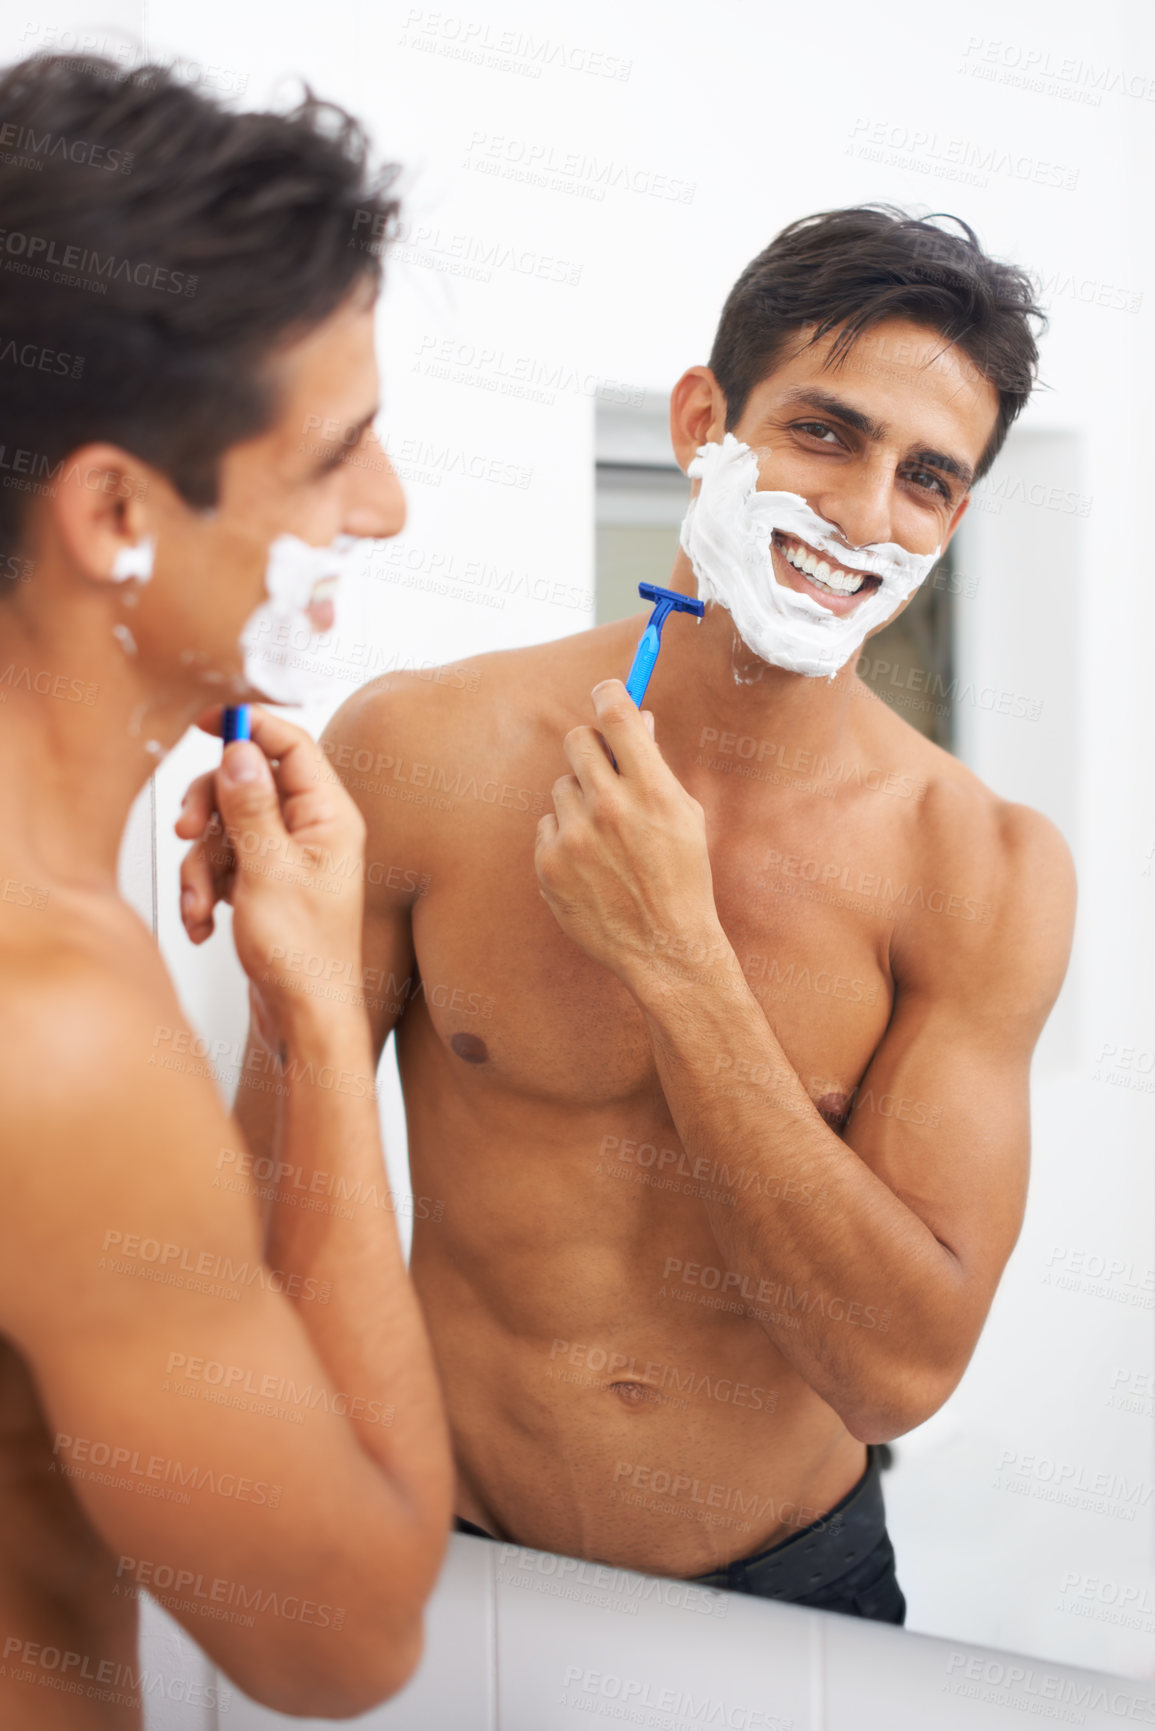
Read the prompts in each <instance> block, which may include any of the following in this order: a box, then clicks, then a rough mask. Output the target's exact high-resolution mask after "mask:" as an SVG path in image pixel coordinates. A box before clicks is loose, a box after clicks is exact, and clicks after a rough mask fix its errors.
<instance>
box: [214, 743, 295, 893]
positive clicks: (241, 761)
mask: <svg viewBox="0 0 1155 1731" xmlns="http://www.w3.org/2000/svg"><path fill="white" fill-rule="evenodd" d="M215 781H216V798H217V809H218V811H219V812H220V814H221V819H222V821H223V823H224V826H225V831H226V833H227V835H228V838H229V840H230V842H231V843H232V844H233V852H234V853H235V854H236V856H237V869H238V870H241V871H243V870H244V862H245V861H246V860H248V859H249V858H252V857H259V858H264V859H267V858H268V855H269V853H270V852H271V851H272V850H273V849H274V848H276V847H278V846H282V847H283V845H284V844H285V843H286V842H287V841H288V832H287V831H286V829H285V825H284V822H283V820H282V818H281V805H280V800H279V799H278V797H277V786H276V783H275V782H274V780H273V772H272V768H271V766H270V764H269V761H268V759H267V758H266V756H265V754H264V752H263V751H262V750H261V748H260V746H259V745H256V744H254V742H253V741H252V740H250V739H237V740H233V741H232V742H231V743H230V744H229V745H226V746H225V751H224V756H223V757H222V759H221V766H220V768H219V769H218V770H217V772H216V777H215Z"/></svg>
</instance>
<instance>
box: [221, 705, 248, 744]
mask: <svg viewBox="0 0 1155 1731" xmlns="http://www.w3.org/2000/svg"><path fill="white" fill-rule="evenodd" d="M221 737H222V739H223V740H224V743H225V744H226V745H231V744H232V743H233V740H234V739H251V738H252V734H251V733H250V731H249V706H248V704H247V703H238V704H236V706H235V707H233V708H230V709H226V710H225V720H224V727H223V728H222V730H221Z"/></svg>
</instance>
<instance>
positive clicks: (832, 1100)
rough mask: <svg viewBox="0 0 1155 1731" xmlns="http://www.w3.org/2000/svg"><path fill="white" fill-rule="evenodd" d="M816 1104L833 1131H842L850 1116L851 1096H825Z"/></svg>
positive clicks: (816, 1101)
mask: <svg viewBox="0 0 1155 1731" xmlns="http://www.w3.org/2000/svg"><path fill="white" fill-rule="evenodd" d="M814 1104H815V1106H816V1107H817V1109H818V1111H819V1112H820V1113H821V1115H822V1117H823V1118H825V1120H826V1122H827V1123H828V1124H829V1125H830V1128H831V1129H832V1130H841V1129H842V1127H843V1125H844V1124H845V1123H846V1120H847V1118H848V1117H849V1116H850V1095H849V1094H823V1096H822V1098H821V1099H820V1100H815V1102H814Z"/></svg>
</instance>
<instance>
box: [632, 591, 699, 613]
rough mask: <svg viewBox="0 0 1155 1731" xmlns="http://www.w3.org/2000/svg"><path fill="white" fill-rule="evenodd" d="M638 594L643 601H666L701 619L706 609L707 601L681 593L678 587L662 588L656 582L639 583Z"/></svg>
mask: <svg viewBox="0 0 1155 1731" xmlns="http://www.w3.org/2000/svg"><path fill="white" fill-rule="evenodd" d="M638 594H639V595H640V596H641V598H642V600H643V601H665V602H666V603H667V604H668V605H669V606H670V607H672V608H674V609H675V610H676V611H677V612H679V613H693V614H694V616H695V617H696V618H698V619H700V618H701V617H702V615H703V613H705V611H706V607H705V603H704V602H702V601H695V600H694V598H693V597H692V596H690V595H679V594H678V591H677V590H676V589H660V588H659V587H658V585H657V584H656V583H639V584H638Z"/></svg>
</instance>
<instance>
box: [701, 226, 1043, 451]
mask: <svg viewBox="0 0 1155 1731" xmlns="http://www.w3.org/2000/svg"><path fill="white" fill-rule="evenodd" d="M939 221H945V222H950V223H954V224H956V225H957V228H958V230H959V231H960V232H958V233H955V232H952V231H951V230H949V229H943V228H939V227H938V226H936V225H937V224H938V222H939ZM1034 293H1035V290H1034V284H1033V283H1032V281H1031V279H1030V277H1029V276H1027V274H1026V273H1025V272H1024V271H1021V270H1019V269H1018V268H1017V266H1015V265H1010V264H1002V263H1000V262H999V261H998V260H996V259H992V258H988V257H987V255H986V253H984V252H983V250H982V248H981V247H980V246H979V243H978V239H977V237H976V235H975V233H974V230H973V229H971V228H970V227H969V226H968V225H967V224H966V223H965V222H963V221H962V220H961V219H960V218H959V217H954V216H941V217H940V216H932V217H924V218H918V217H911V216H907V215H906V214H905V213H904V212H903V211H901V210H898V209H896V208H895V207H894V206H892V205H862V206H859V207H857V208H854V209H849V210H828V211H824V212H822V213H821V214H819V215H817V216H807V217H803V218H801V220H800V221H798V222H792V223H791V224H790V225H789V227H788V228H784V229H783V230H782V232H781V234H779V235H777V236H776V237H775V239H774V240H772V241H771V242H770V245H769V246H768V247H767V248H766V249H765V251H763V252H760V253H759V254H758V257H757V258H756V259H754V260H753V261H752V262H751V263H750V264H748V265H747V266H746V269H745V270H744V271H743V272H742V275H741V276H740V277H739V278H738V281H737V282H736V283H735V284H734V287H733V288H732V289H731V291H730V293H729V295H728V297H727V299H726V304H725V306H724V307H723V309H722V317H721V320H720V322H719V325H718V333H717V335H716V336H715V338H714V346H713V349H712V350H711V353H710V368H711V370H712V372H713V373H714V376H715V378H716V379H717V381H718V384H719V386H720V388H721V390H722V394H723V396H724V397H725V399H726V425H727V427H733V426H735V425H736V424H737V422H738V421H739V420H740V419H741V417H742V412H743V410H744V409H745V407H746V402H747V400H748V398H749V395H750V392H751V391H752V390H753V388H754V386H755V385H757V384H758V383H759V382H760V381H761V380H762V379H764V378H767V377H768V376H769V374H770V373H772V372H773V371H774V368H775V367H776V366H777V365H778V363H779V361H780V360H781V359H782V358H783V354H784V352H785V350H786V347H787V345H788V343H789V341H790V338H791V337H793V336H795V335H796V334H797V333H798V332H799V331H800V330H802V329H804V328H807V327H810V326H813V327H814V328H813V330H812V332H811V334H810V336H809V338H808V342H810V343H815V342H819V341H821V340H822V338H824V337H826V336H828V335H829V334H830V332H831V331H834V330H837V331H838V335H837V337H836V339H835V341H834V343H833V344H832V345H831V349H830V355H829V364H830V365H831V366H835V365H837V363H838V361H839V360H840V359H841V358H842V357H843V356H844V355H845V354H846V353H847V352H848V350H849V349H850V348H851V346H852V345H853V344H854V343H855V341H856V340H857V339H858V338H859V337H860V336H861V335H862V333H863V332H864V331H866V330H869V329H870V327H871V326H872V325H876V324H878V323H879V322H880V320H882V319H887V318H894V317H902V318H907V319H910V320H911V321H912V322H914V323H916V324H920V325H925V326H927V327H928V328H929V329H931V330H935V331H938V332H939V333H940V335H941V336H943V337H944V338H945V339H946V340H947V341H948V342H951V343H955V344H957V346H958V347H959V348H960V349H962V350H963V352H964V353H965V354H967V355H968V356H969V357H970V359H971V360H972V361H973V362H974V363H975V365H976V366H977V367H978V368H979V370H980V372H982V373H983V375H984V376H985V377H986V378H987V379H989V380H990V382H991V383H992V384H993V385H994V387H995V389H996V390H997V391H998V394H999V411H998V417H997V419H996V421H995V428H994V432H993V433H992V434H991V438H990V440H989V442H988V444H987V448H986V450H985V451H984V452H983V455H982V458H981V460H980V462H979V465H978V469H977V474H978V475H979V476H982V475H985V474H986V472H987V470H988V469H989V468H990V466H991V464H992V463H993V462H994V460H995V457H996V456H997V455H998V453H999V450H1000V448H1001V446H1002V443H1003V440H1004V439H1005V438H1006V436H1007V429H1008V428H1009V427H1010V425H1011V422H1012V421H1013V420H1014V418H1015V416H1016V415H1017V414H1018V413H1019V412H1020V410H1021V409H1022V408H1023V406H1024V404H1025V403H1026V401H1027V398H1028V397H1029V396H1030V393H1031V389H1032V387H1033V385H1034V382H1035V377H1036V373H1037V370H1038V361H1039V354H1038V348H1037V346H1036V342H1035V336H1034V333H1033V331H1032V329H1031V323H1030V321H1031V320H1032V319H1034V320H1037V321H1039V324H1040V328H1041V327H1042V326H1043V325H1045V323H1046V320H1045V318H1044V316H1043V313H1042V311H1041V310H1040V308H1039V307H1038V306H1036V305H1035V300H1034Z"/></svg>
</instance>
